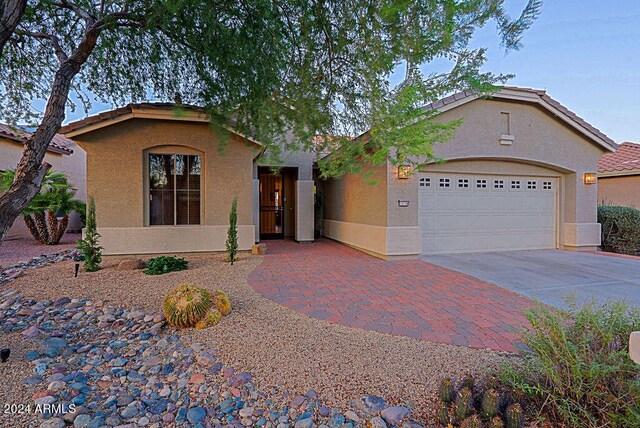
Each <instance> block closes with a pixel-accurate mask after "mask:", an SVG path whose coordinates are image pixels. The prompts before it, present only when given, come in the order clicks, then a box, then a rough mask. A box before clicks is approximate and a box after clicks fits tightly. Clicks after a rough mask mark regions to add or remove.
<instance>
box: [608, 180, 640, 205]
mask: <svg viewBox="0 0 640 428" xmlns="http://www.w3.org/2000/svg"><path fill="white" fill-rule="evenodd" d="M602 201H605V202H606V203H607V204H611V205H621V206H633V207H636V208H640V175H627V176H621V177H600V178H598V202H602Z"/></svg>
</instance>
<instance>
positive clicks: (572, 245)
mask: <svg viewBox="0 0 640 428" xmlns="http://www.w3.org/2000/svg"><path fill="white" fill-rule="evenodd" d="M562 226H563V227H562V230H563V232H564V233H563V234H564V240H563V241H564V242H563V244H564V249H565V250H575V251H590V250H594V249H595V248H596V247H597V246H598V245H600V237H601V235H600V223H564V224H563V225H562Z"/></svg>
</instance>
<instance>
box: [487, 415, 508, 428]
mask: <svg viewBox="0 0 640 428" xmlns="http://www.w3.org/2000/svg"><path fill="white" fill-rule="evenodd" d="M487 428H504V421H503V420H502V418H501V417H500V416H494V417H493V419H491V420H490V421H489V425H487Z"/></svg>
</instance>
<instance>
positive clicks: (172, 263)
mask: <svg viewBox="0 0 640 428" xmlns="http://www.w3.org/2000/svg"><path fill="white" fill-rule="evenodd" d="M188 264H189V262H188V261H186V260H185V259H182V258H177V257H173V256H160V257H154V258H152V259H149V262H148V263H147V269H145V270H144V271H143V272H144V273H146V274H147V275H162V274H165V273H169V272H177V271H180V270H185V269H187V265H188Z"/></svg>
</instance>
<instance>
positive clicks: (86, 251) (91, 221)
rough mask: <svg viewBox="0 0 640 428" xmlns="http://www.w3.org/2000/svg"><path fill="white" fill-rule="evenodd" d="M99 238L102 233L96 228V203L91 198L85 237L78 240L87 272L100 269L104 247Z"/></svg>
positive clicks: (88, 206)
mask: <svg viewBox="0 0 640 428" xmlns="http://www.w3.org/2000/svg"><path fill="white" fill-rule="evenodd" d="M99 239H100V234H99V233H98V231H97V228H96V205H95V201H94V200H93V198H89V203H88V205H87V224H86V226H85V232H84V238H83V239H79V240H78V241H77V244H78V248H79V249H80V253H81V254H82V260H83V261H84V270H86V271H87V272H95V271H97V270H99V269H100V263H101V262H102V247H101V246H100V245H99V244H98V241H99Z"/></svg>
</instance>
